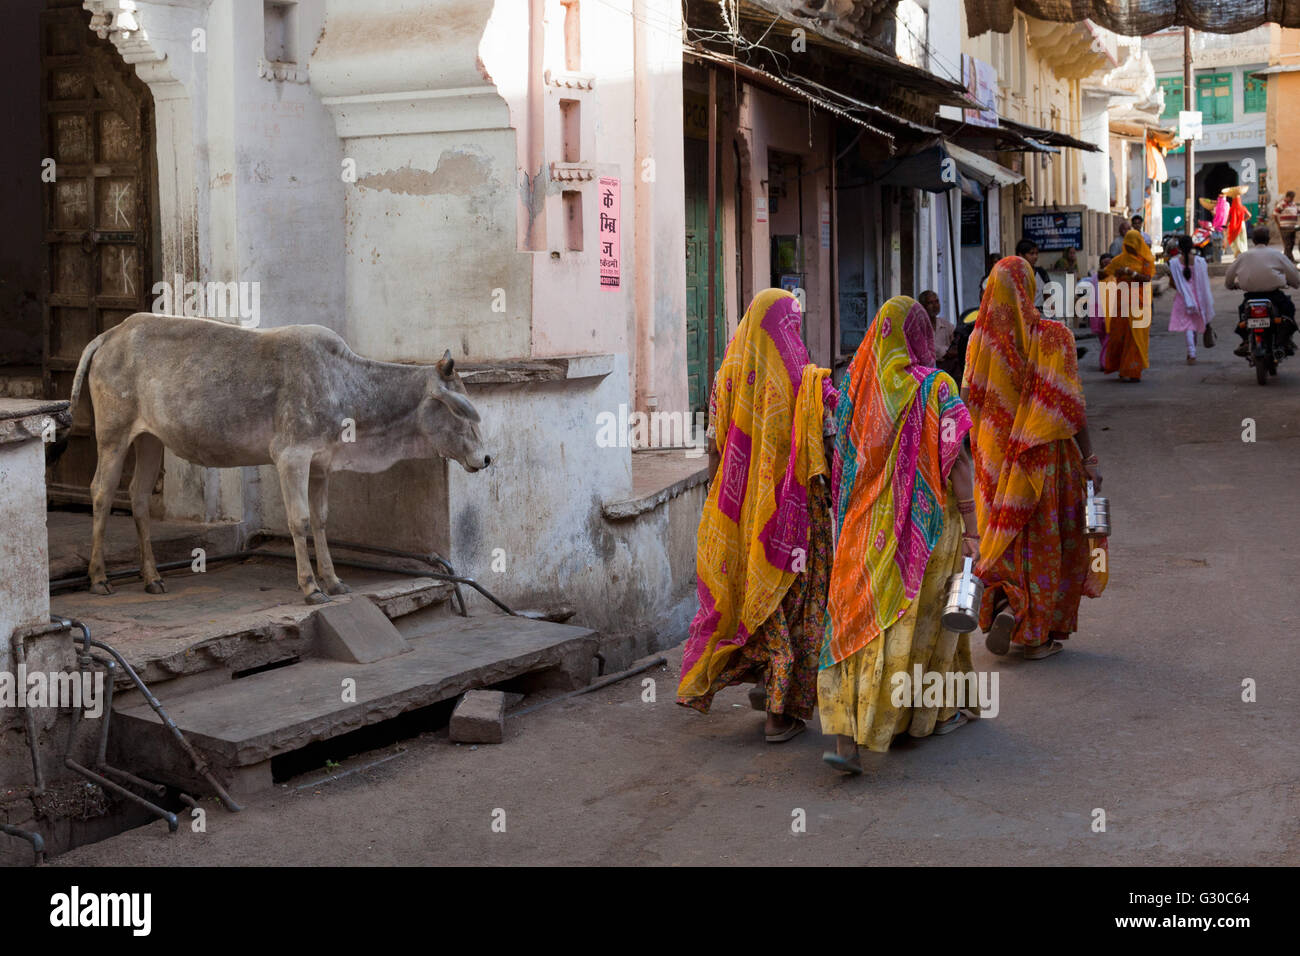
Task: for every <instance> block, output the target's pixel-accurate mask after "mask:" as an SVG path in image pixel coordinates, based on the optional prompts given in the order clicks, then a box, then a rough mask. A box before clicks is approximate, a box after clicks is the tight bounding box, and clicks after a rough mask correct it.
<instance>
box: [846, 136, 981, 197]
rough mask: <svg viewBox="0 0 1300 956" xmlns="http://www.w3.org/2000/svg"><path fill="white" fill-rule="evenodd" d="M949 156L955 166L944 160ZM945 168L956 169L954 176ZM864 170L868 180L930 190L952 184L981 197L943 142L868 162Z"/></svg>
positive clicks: (963, 191)
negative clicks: (875, 161) (907, 154)
mask: <svg viewBox="0 0 1300 956" xmlns="http://www.w3.org/2000/svg"><path fill="white" fill-rule="evenodd" d="M950 158H951V159H952V160H953V161H954V163H955V164H956V166H955V167H952V166H949V165H948V164H947V163H946V162H945V161H946V160H948V159H950ZM949 169H952V171H953V172H955V173H956V176H955V178H954V177H953V176H952V175H950V174H948V170H949ZM867 171H868V175H869V176H870V177H871V179H872V181H874V182H877V183H881V184H883V185H886V186H903V187H904V188H908V189H924V190H925V191H926V192H931V193H942V192H947V191H948V190H949V189H952V188H954V187H956V188H958V189H960V190H961V191H962V193H963V195H967V196H970V197H971V198H972V199H982V198H983V196H984V194H983V192H981V191H980V188H979V184H978V182H977V181H976V180H972V179H970V178H969V177H966V176H963V175H962V172H961V161H960V160H959V159H957V158H956V157H954V156H950V153H949V151H948V150H947V149H945V148H944V146H943V144H938V145H935V146H931V147H929V148H928V149H923V150H921V151H920V152H918V153H913V154H912V155H910V156H900V157H898V158H896V159H887V160H885V161H883V162H879V163H872V164H870V165H869V166H868V167H867Z"/></svg>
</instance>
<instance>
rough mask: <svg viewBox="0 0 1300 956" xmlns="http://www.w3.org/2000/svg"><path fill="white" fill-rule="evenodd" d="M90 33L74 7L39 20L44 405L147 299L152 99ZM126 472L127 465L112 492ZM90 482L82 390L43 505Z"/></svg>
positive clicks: (49, 7)
mask: <svg viewBox="0 0 1300 956" xmlns="http://www.w3.org/2000/svg"><path fill="white" fill-rule="evenodd" d="M89 24H90V15H89V13H87V12H86V11H84V10H82V9H81V4H80V2H77V0H73V2H71V3H69V2H65V0H47V3H46V9H45V11H44V12H43V13H42V14H41V32H40V43H41V80H42V82H41V120H42V125H43V131H42V135H43V142H44V148H45V156H46V157H48V158H51V159H53V160H54V163H55V166H54V169H55V174H56V179H55V181H54V182H50V183H45V184H44V190H45V193H44V195H45V199H44V204H43V205H44V217H45V219H44V222H45V234H44V237H43V243H44V248H45V255H46V259H45V261H46V295H45V303H44V323H45V351H44V360H43V367H42V373H43V376H44V388H45V395H46V396H47V397H52V398H68V397H69V396H70V395H71V392H72V379H73V376H74V374H75V373H76V369H77V362H78V360H79V359H80V357H81V351H82V349H83V348H85V346H86V344H87V343H88V342H90V340H91V339H93V338H94V337H95V336H96V335H98V334H99V333H100V332H104V331H106V330H107V329H110V328H112V327H113V326H114V325H117V324H118V323H119V322H121V321H122V320H123V319H124V318H126V317H127V316H128V315H130V314H131V313H133V312H144V311H148V310H149V306H150V302H151V300H152V292H151V286H152V280H151V276H152V268H151V266H152V263H151V261H150V257H151V251H150V231H151V224H152V219H151V207H150V202H149V193H150V188H149V187H150V182H151V180H152V159H151V157H152V153H153V143H152V138H151V137H152V130H153V110H152V99H151V97H150V95H149V89H148V87H147V86H145V85H144V83H143V82H142V81H141V80H140V79H139V78H138V77H137V76H136V75H135V73H134V71H133V70H132V68H131V67H130V66H129V65H127V64H126V63H124V62H122V58H121V56H120V55H119V54H118V52H117V51H116V50H115V49H114V48H113V46H112V44H110V43H109V42H108V41H107V40H101V39H99V37H97V36H96V35H95V34H94V33H92V32H91V30H90V26H89ZM129 472H130V463H129V462H128V467H127V468H126V469H124V474H123V475H122V483H123V487H125V485H126V482H127V481H128V480H129V478H130V475H129ZM94 473H95V437H94V417H93V413H92V410H91V407H90V400H89V396H88V395H86V394H84V390H83V395H82V396H81V399H80V401H79V402H78V403H77V408H76V409H74V411H73V425H72V432H71V436H70V439H69V443H68V449H67V451H66V452H65V453H64V455H63V456H62V457H61V458H60V459H59V460H58V462H57V463H56V464H55V465H54V466H53V468H52V469H51V473H50V475H49V476H48V487H49V491H50V497H51V500H73V501H87V500H89V487H90V480H91V478H92V477H93V475H94ZM125 500H126V499H125V494H124V493H123V494H121V495H120V496H119V501H120V502H122V503H125Z"/></svg>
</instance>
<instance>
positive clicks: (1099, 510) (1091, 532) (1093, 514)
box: [1084, 481, 1110, 538]
mask: <svg viewBox="0 0 1300 956" xmlns="http://www.w3.org/2000/svg"><path fill="white" fill-rule="evenodd" d="M1084 520H1085V523H1086V524H1087V526H1088V537H1090V538H1105V537H1107V536H1108V535H1109V534H1110V499H1109V498H1104V497H1102V496H1101V495H1098V494H1094V493H1093V490H1092V482H1091V481H1090V482H1088V501H1087V503H1086V504H1085V506H1084Z"/></svg>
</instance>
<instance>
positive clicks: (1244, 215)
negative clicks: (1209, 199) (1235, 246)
mask: <svg viewBox="0 0 1300 956" xmlns="http://www.w3.org/2000/svg"><path fill="white" fill-rule="evenodd" d="M1249 218H1250V210H1249V209H1247V208H1246V207H1245V206H1244V205H1243V204H1242V202H1241V197H1240V196H1233V197H1232V204H1231V205H1230V206H1229V207H1228V231H1227V233H1226V234H1225V235H1226V237H1227V240H1228V242H1230V243H1231V242H1236V241H1237V237H1238V236H1239V235H1241V230H1242V227H1244V226H1245V225H1246V220H1247V219H1249Z"/></svg>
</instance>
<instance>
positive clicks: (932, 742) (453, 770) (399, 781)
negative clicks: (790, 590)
mask: <svg viewBox="0 0 1300 956" xmlns="http://www.w3.org/2000/svg"><path fill="white" fill-rule="evenodd" d="M1218 284H1219V283H1217V282H1216V285H1218ZM1232 302H1235V297H1234V296H1228V295H1226V294H1221V295H1220V303H1221V305H1222V307H1223V311H1222V312H1221V319H1220V322H1219V324H1218V325H1219V330H1220V333H1221V336H1222V338H1221V342H1220V344H1219V346H1218V347H1216V348H1215V349H1213V350H1211V351H1209V352H1202V360H1201V364H1199V365H1197V366H1196V367H1194V368H1191V367H1188V366H1186V365H1185V364H1184V362H1183V347H1182V337H1181V335H1171V334H1169V333H1167V332H1157V333H1155V334H1154V335H1153V349H1152V352H1153V355H1152V364H1153V368H1152V369H1151V370H1150V371H1149V372H1148V374H1147V376H1146V377H1145V378H1144V380H1143V382H1142V384H1139V385H1121V384H1118V383H1116V382H1115V381H1114V380H1113V377H1112V378H1111V379H1109V380H1108V379H1104V378H1103V377H1102V376H1101V375H1099V374H1098V373H1097V372H1096V351H1095V348H1096V343H1095V342H1094V343H1089V344H1090V345H1092V347H1093V352H1092V353H1090V354H1089V355H1088V357H1087V358H1086V359H1085V360H1084V362H1083V365H1084V367H1085V375H1084V377H1085V384H1086V386H1087V389H1088V400H1089V409H1090V416H1091V420H1092V423H1093V432H1094V442H1095V445H1096V447H1097V450H1098V453H1099V455H1100V456H1101V460H1102V468H1103V473H1104V475H1105V478H1106V489H1105V490H1106V492H1107V494H1109V496H1110V498H1111V502H1112V512H1113V516H1114V517H1113V520H1114V525H1115V534H1114V536H1113V537H1112V538H1111V558H1112V576H1111V584H1110V588H1109V590H1108V591H1107V593H1106V595H1105V596H1104V597H1103V598H1102V599H1100V600H1097V601H1091V602H1085V605H1084V608H1083V612H1082V620H1081V630H1080V633H1079V634H1078V635H1076V637H1075V638H1074V639H1073V640H1072V641H1071V642H1070V645H1069V646H1068V649H1067V650H1066V652H1065V653H1063V654H1061V655H1059V656H1057V657H1055V658H1052V659H1050V660H1047V661H1043V662H1026V661H1024V660H1022V659H1021V658H1019V657H1017V656H1012V657H1009V658H1003V659H997V658H993V657H992V656H991V655H989V654H988V653H987V652H986V651H985V650H984V648H983V645H982V643H980V644H979V645H978V647H977V650H976V652H975V654H976V658H975V659H976V664H977V666H980V667H986V668H994V667H995V668H997V670H998V672H999V674H1000V690H1001V713H1000V714H999V715H998V716H997V717H996V718H995V719H992V720H982V721H980V722H978V723H977V724H973V725H971V726H968V727H965V728H963V729H961V730H959V731H957V732H956V733H954V734H953V735H951V736H948V737H944V738H932V739H929V740H924V741H920V742H917V743H914V744H910V745H907V746H903V747H900V748H896V749H895V750H894V751H893V752H891V753H890V754H888V755H885V756H879V757H872V758H870V759H869V761H868V771H867V773H866V775H865V776H863V777H861V778H858V779H852V780H849V779H841V778H840V777H839V776H838V775H836V774H835V773H833V772H832V771H831V770H830V769H828V768H827V767H826V766H825V765H824V764H823V763H822V762H821V760H820V755H821V752H822V750H823V748H824V747H825V746H826V744H827V741H826V740H823V739H822V738H821V736H820V734H819V733H818V732H816V730H815V729H810V732H808V733H806V734H804V735H803V736H802V737H800V738H797V739H796V740H794V741H793V742H791V743H788V744H784V745H780V746H772V745H768V744H766V743H764V741H763V739H762V737H761V717H760V716H759V715H758V714H755V713H754V712H752V711H750V710H749V709H748V707H747V705H746V701H745V696H744V692H743V689H739V688H736V689H732V690H729V691H727V692H724V693H723V694H721V695H719V697H718V699H717V702H716V705H715V707H714V711H713V713H712V714H711V715H710V716H708V717H703V716H701V715H699V714H696V713H694V712H690V711H687V710H685V709H683V708H681V707H678V706H676V705H675V704H674V703H673V688H674V686H675V682H676V674H677V665H678V658H679V655H678V654H677V653H673V654H670V655H669V664H668V666H667V667H664V668H656V669H655V670H653V671H651V672H649V673H648V674H647V675H644V676H648V677H652V678H653V679H654V680H655V682H656V690H657V702H656V703H644V702H643V701H642V684H641V678H635V679H633V680H630V681H627V682H625V683H623V684H620V685H616V686H613V687H610V688H606V689H604V690H601V691H598V692H595V693H593V694H590V695H587V696H583V697H578V698H575V699H572V700H570V701H566V702H562V703H556V704H552V705H550V706H547V707H544V708H542V709H540V710H538V711H535V712H533V713H530V714H527V715H524V716H522V717H519V718H517V719H512V720H511V721H510V722H509V725H508V731H509V737H508V740H507V742H506V743H505V744H503V745H500V746H495V747H493V746H483V747H478V748H477V749H471V748H469V747H465V746H454V745H451V744H449V743H448V742H447V740H446V739H445V737H440V736H436V735H431V736H428V737H424V738H420V739H417V740H413V741H410V742H408V743H407V744H406V745H405V747H406V752H405V753H404V754H402V755H401V756H399V757H397V758H396V759H392V760H389V761H388V762H386V763H384V764H383V765H382V766H380V767H377V768H375V769H373V770H370V771H366V772H365V773H362V774H355V775H353V776H351V777H348V778H346V779H344V780H340V781H337V782H333V783H328V784H325V785H322V786H319V787H308V788H306V789H304V790H294V789H292V788H283V789H279V790H277V791H276V793H275V796H274V797H271V798H267V799H264V800H261V801H258V802H255V803H254V804H253V805H252V806H250V807H249V808H248V809H247V810H246V811H245V812H244V813H241V814H239V815H237V816H231V815H229V814H226V813H224V812H223V811H221V810H220V809H217V808H216V807H215V806H214V807H213V808H212V809H211V810H210V811H209V812H208V818H207V819H208V832H207V833H205V834H196V833H192V832H186V831H185V830H184V829H183V830H182V832H180V833H179V834H177V835H175V836H169V835H168V834H167V832H166V828H165V826H164V825H163V824H161V823H158V824H154V825H152V826H150V827H147V828H144V829H140V830H136V831H133V832H130V833H126V834H123V835H121V836H119V837H117V838H115V839H112V840H109V841H106V842H103V843H100V844H98V845H95V846H88V847H83V848H81V849H80V850H77V851H75V852H73V853H70V854H68V855H66V856H64V857H62V858H61V859H60V860H58V861H56V863H63V864H108V863H117V864H123V863H124V864H139V865H153V866H156V865H186V864H250V863H252V864H276V863H295V864H372V863H396V864H434V863H496V864H512V863H541V864H550V863H614V864H647V863H649V864H689V863H757V864H762V863H799V864H817V863H829V862H835V863H846V862H847V863H869V864H870V863H890V864H897V863H931V864H942V863H954V862H957V863H967V864H983V863H1002V864H1017V863H1019V864H1052V863H1066V862H1076V863H1134V864H1191V863H1205V864H1214V863H1244V864H1260V863H1263V864H1270V863H1271V864H1278V863H1292V864H1294V863H1295V862H1296V861H1297V858H1298V851H1300V837H1298V836H1297V827H1296V823H1295V821H1296V819H1297V816H1298V815H1300V769H1298V768H1300V734H1297V733H1296V719H1297V714H1300V691H1298V690H1297V683H1298V682H1300V663H1297V653H1296V646H1297V645H1296V635H1297V630H1298V628H1297V625H1300V610H1297V607H1296V598H1295V596H1294V591H1295V586H1296V585H1295V581H1296V570H1295V569H1296V558H1297V555H1298V554H1300V518H1297V511H1298V509H1300V496H1298V495H1297V485H1296V475H1297V465H1300V442H1298V441H1297V439H1298V438H1300V424H1297V413H1298V412H1300V360H1292V361H1290V362H1287V363H1285V364H1284V365H1283V367H1282V370H1281V373H1280V375H1279V377H1278V378H1277V379H1275V380H1274V381H1273V382H1272V383H1271V384H1270V385H1268V386H1267V387H1265V388H1260V387H1259V386H1257V385H1256V384H1255V381H1254V376H1253V373H1252V372H1251V370H1250V369H1249V368H1247V366H1246V364H1245V362H1244V360H1242V359H1238V358H1235V357H1234V356H1232V355H1231V349H1232V347H1233V346H1234V345H1235V344H1236V338H1235V336H1233V335H1232V334H1231V331H1230V325H1231V323H1229V322H1228V321H1227V318H1228V314H1227V310H1228V306H1229V303H1232ZM1168 303H1169V297H1168V295H1167V294H1166V295H1165V296H1164V297H1163V298H1162V299H1161V300H1158V304H1157V321H1156V323H1155V326H1156V328H1157V329H1161V328H1164V326H1165V324H1166V318H1165V317H1166V316H1167V310H1168ZM1248 417H1249V418H1253V419H1254V420H1255V422H1256V428H1257V439H1258V440H1257V441H1256V442H1255V443H1253V444H1247V443H1244V442H1243V441H1242V437H1241V436H1242V428H1243V426H1242V420H1243V419H1244V418H1248ZM1246 678H1251V679H1253V680H1254V681H1256V682H1257V685H1258V690H1257V693H1258V701H1257V702H1255V703H1244V702H1243V701H1242V681H1243V680H1244V679H1246ZM391 749H392V748H390V751H391ZM379 756H383V754H371V755H368V756H367V757H365V758H362V759H363V760H365V759H375V758H376V757H379ZM310 779H312V778H311V777H303V778H299V779H297V780H294V781H291V785H292V786H296V785H299V784H301V783H303V782H305V781H308V780H310ZM1095 808H1102V809H1104V810H1105V811H1106V816H1107V828H1106V832H1105V833H1094V832H1092V829H1091V823H1092V819H1093V811H1094V809H1095ZM800 809H801V810H803V811H805V813H806V819H807V830H806V832H804V833H799V834H795V833H792V832H791V823H792V819H793V817H792V814H793V813H794V811H796V810H800ZM496 810H502V811H504V819H505V832H504V833H502V832H494V830H493V820H494V811H496ZM499 818H500V817H499V814H498V819H499Z"/></svg>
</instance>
